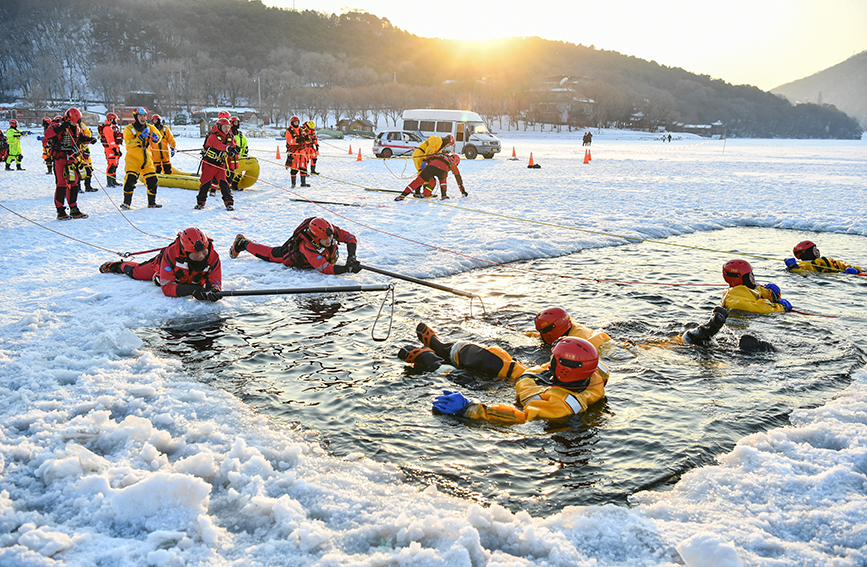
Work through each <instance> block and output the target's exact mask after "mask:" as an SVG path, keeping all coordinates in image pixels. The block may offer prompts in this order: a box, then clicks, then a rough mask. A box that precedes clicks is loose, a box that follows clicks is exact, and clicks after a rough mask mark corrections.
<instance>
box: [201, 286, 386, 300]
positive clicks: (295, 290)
mask: <svg viewBox="0 0 867 567" xmlns="http://www.w3.org/2000/svg"><path fill="white" fill-rule="evenodd" d="M389 289H391V285H388V284H374V285H339V286H324V287H289V288H282V289H238V290H233V291H219V292H217V293H219V294H220V297H241V296H245V295H292V294H300V293H338V292H349V291H388V290H389Z"/></svg>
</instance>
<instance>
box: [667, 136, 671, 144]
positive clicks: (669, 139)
mask: <svg viewBox="0 0 867 567" xmlns="http://www.w3.org/2000/svg"><path fill="white" fill-rule="evenodd" d="M668 143H669V144H670V143H671V134H669V135H668Z"/></svg>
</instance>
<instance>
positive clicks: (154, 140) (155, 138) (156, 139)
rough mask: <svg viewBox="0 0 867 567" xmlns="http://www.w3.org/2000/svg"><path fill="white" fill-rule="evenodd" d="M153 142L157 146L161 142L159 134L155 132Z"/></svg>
mask: <svg viewBox="0 0 867 567" xmlns="http://www.w3.org/2000/svg"><path fill="white" fill-rule="evenodd" d="M151 140H153V142H154V143H155V144H156V143H157V142H159V141H160V137H159V136H157V133H156V132H154V133H152V134H151Z"/></svg>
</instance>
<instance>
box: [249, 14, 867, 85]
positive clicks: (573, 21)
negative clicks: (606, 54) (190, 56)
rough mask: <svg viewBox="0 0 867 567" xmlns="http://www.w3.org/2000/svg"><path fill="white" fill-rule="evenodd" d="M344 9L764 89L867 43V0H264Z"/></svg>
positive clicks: (408, 26)
mask: <svg viewBox="0 0 867 567" xmlns="http://www.w3.org/2000/svg"><path fill="white" fill-rule="evenodd" d="M263 1H264V3H265V4H266V5H269V6H279V7H284V8H295V9H297V10H316V11H320V12H327V13H342V12H346V11H349V10H350V9H356V10H363V11H366V12H369V13H371V14H374V15H376V16H379V17H381V18H386V19H388V20H389V21H390V22H391V23H392V25H394V26H396V27H398V28H400V29H403V30H406V31H408V32H410V33H412V34H415V35H418V36H422V37H441V38H444V39H491V38H499V37H516V36H527V37H532V36H538V37H542V38H544V39H551V40H559V41H566V42H569V43H575V44H582V45H588V46H589V45H594V46H595V47H596V48H598V49H606V50H610V51H617V52H620V53H623V54H624V55H632V56H635V57H639V58H641V59H646V60H648V61H656V62H657V63H659V64H661V65H666V66H669V67H682V68H683V69H685V70H687V71H690V72H693V73H697V74H701V75H710V76H711V77H714V78H718V79H723V80H725V81H726V82H729V83H732V84H736V85H740V84H749V85H754V86H757V87H759V88H761V89H763V90H771V89H773V88H775V87H778V86H780V85H783V84H785V83H789V82H791V81H795V80H798V79H802V78H804V77H808V76H810V75H812V74H814V73H817V72H819V71H822V70H824V69H827V68H828V67H832V66H834V65H836V64H838V63H841V62H843V61H845V60H846V59H848V58H850V57H852V56H853V55H856V54H858V53H860V52H862V51H865V50H867V32H865V30H867V1H864V0H827V1H818V0H731V1H728V2H719V1H706V0H668V1H661V2H646V1H644V0H611V1H608V2H599V1H594V2H589V1H586V0H567V1H545V0H541V1H538V0H537V1H535V2H526V1H524V0H499V1H497V0H492V1H489V2H466V1H463V0H460V1H459V0H440V1H439V2H436V3H435V4H425V5H424V6H423V7H421V8H420V6H419V4H418V3H415V2H407V1H399V0H263ZM428 8H429V9H428Z"/></svg>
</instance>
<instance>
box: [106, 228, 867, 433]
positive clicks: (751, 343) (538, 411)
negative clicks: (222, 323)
mask: <svg viewBox="0 0 867 567" xmlns="http://www.w3.org/2000/svg"><path fill="white" fill-rule="evenodd" d="M339 243H344V244H345V245H346V252H347V258H346V261H345V263H344V264H343V265H338V264H337V261H338V257H339V255H338V244H339ZM357 247H358V239H357V238H356V237H355V236H354V235H353V234H352V233H350V232H348V231H346V230H344V229H342V228H340V227H338V226H336V225H334V224H332V223H330V222H328V221H327V220H325V219H322V218H318V217H311V218H308V219H306V220H304V221H303V222H302V223H301V224H300V225H299V226H298V227H297V228H296V229H295V231H294V232H293V233H292V236H290V237H289V239H288V240H286V242H284V243H283V244H282V245H281V246H277V247H272V246H267V245H264V244H258V243H256V242H254V241H251V240H249V239H248V238H246V237H245V236H244V235H243V234H239V235H237V236H236V237H235V240H234V242H233V243H232V245H231V246H230V247H229V256H230V257H231V258H237V257H238V256H239V255H240V254H241V253H242V252H245V251H246V252H248V253H250V254H252V255H253V256H255V257H257V258H259V259H261V260H264V261H267V262H276V263H282V264H284V265H285V266H286V267H296V268H301V269H315V270H317V271H319V272H320V273H323V274H345V273H358V272H360V271H361V270H362V269H363V266H362V265H361V263H360V262H359V261H358V259H357V257H356V252H357ZM794 255H795V257H794V258H790V259H787V260H786V261H785V263H786V269H787V270H789V271H796V272H842V273H846V274H857V275H860V276H864V275H867V274H864V273H863V271H862V270H861V268H860V267H858V266H852V265H850V264H847V263H845V262H842V261H839V260H834V259H833V258H826V257H823V256H821V254H820V253H819V250H818V248H817V246H816V244H814V243H813V242H810V241H804V242H801V243H799V244H798V245H796V246H795V248H794ZM100 271H101V272H103V273H124V274H126V275H128V276H129V277H131V278H133V279H137V280H152V281H153V282H154V283H156V284H157V285H158V286H160V288H161V289H162V291H163V293H164V294H165V295H167V296H171V297H182V296H189V295H192V296H193V297H194V298H196V299H200V300H205V301H218V300H219V299H220V298H221V297H222V294H221V290H222V270H221V265H220V257H219V254H218V253H217V250H216V248H215V247H214V243H213V240H212V239H211V238H208V237H207V236H205V234H204V233H203V232H202V231H201V230H200V229H198V228H195V227H191V228H187V229H186V230H184V231H182V232H180V233H178V236H177V238H176V239H175V240H174V242H172V243H171V244H170V245H169V246H167V247H166V248H165V249H163V250H162V251H161V252H160V253H159V254H158V255H157V256H156V257H154V258H152V259H150V260H148V261H146V262H142V263H136V262H130V261H125V262H106V263H105V264H103V265H102V266H101V267H100ZM722 274H723V279H724V280H725V281H726V283H728V284H729V287H728V289H726V291H725V292H724V294H723V298H722V304H721V305H719V306H717V307H715V308H714V310H713V314H712V316H711V318H710V320H709V321H708V322H707V323H705V324H703V325H700V326H698V327H694V328H691V329H688V330H687V331H686V332H685V333H683V334H682V335H678V336H675V337H671V338H670V339H668V340H666V341H664V342H662V343H660V345H657V346H667V345H695V346H701V345H705V344H707V343H708V342H709V341H710V340H711V338H712V337H713V336H714V335H716V333H717V332H718V331H719V330H720V329H721V328H722V326H723V325H724V324H725V322H726V320H727V318H728V314H729V310H732V309H734V310H740V311H747V312H750V313H760V314H765V313H774V312H784V311H791V310H792V305H791V303H790V302H789V301H788V300H786V299H783V298H782V294H781V292H780V288H779V286H777V285H775V284H764V285H757V284H756V280H755V276H754V274H753V270H752V266H750V264H749V262H747V261H745V260H730V261H728V262H726V263H725V265H723V269H722ZM535 327H536V331H537V333H538V336H539V337H540V338H541V340H542V341H544V342H545V343H546V344H547V345H550V346H551V357H550V359H549V362H547V363H545V364H542V365H540V366H533V367H528V366H525V365H524V364H521V363H520V362H518V361H516V360H515V359H514V358H512V356H511V355H510V354H509V353H508V352H506V351H505V350H503V349H502V348H500V347H497V346H484V345H479V344H474V343H471V342H467V341H457V342H443V341H442V340H441V339H440V338H439V337H438V336H437V334H436V333H435V332H434V330H433V329H432V328H431V327H429V326H428V325H427V324H425V323H419V324H418V326H417V327H416V335H417V337H418V339H419V341H420V342H421V345H422V346H414V345H407V346H403V347H401V348H400V350H399V352H398V357H399V358H400V359H401V360H403V361H405V362H406V363H407V364H410V365H412V366H413V367H414V368H416V369H418V370H421V371H429V372H439V373H443V374H445V373H449V372H461V371H463V372H465V373H466V372H469V373H475V374H481V375H484V376H488V377H498V378H502V379H507V380H514V381H515V390H516V394H517V399H518V406H517V407H515V406H511V405H504V404H498V405H493V406H491V405H487V404H484V403H479V402H475V401H470V400H468V399H467V398H466V397H465V396H464V395H463V394H462V393H460V392H458V391H451V390H446V391H444V392H443V394H442V395H440V396H437V397H436V399H435V400H434V402H433V408H432V409H433V411H434V412H438V413H442V414H452V415H457V416H461V417H463V418H466V419H471V420H484V421H488V422H491V423H497V424H502V425H510V424H519V423H524V422H526V421H530V420H534V419H545V420H560V419H567V418H569V417H571V416H573V415H576V414H579V413H581V412H583V411H585V410H587V408H588V407H589V406H590V405H592V404H594V403H595V402H598V401H599V400H601V399H602V398H603V397H604V396H605V385H606V383H607V382H608V374H609V372H608V368H607V367H606V366H605V364H603V363H601V362H600V361H599V349H600V347H602V346H603V345H604V344H606V343H608V342H610V341H612V339H611V337H609V336H608V335H607V334H606V333H605V332H603V331H600V330H594V329H591V328H589V327H587V326H585V325H582V324H580V323H578V322H575V321H573V320H572V318H571V317H570V316H569V314H568V313H567V312H566V311H565V310H564V309H562V308H560V307H552V308H548V309H545V310H543V311H541V312H540V313H539V314H538V315H537V316H536V318H535ZM739 348H740V349H741V350H744V351H747V352H757V351H773V350H775V348H774V346H773V345H772V344H770V343H768V342H766V341H763V340H761V339H758V338H756V337H754V336H752V335H748V334H745V335H743V336H741V337H740V340H739Z"/></svg>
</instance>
